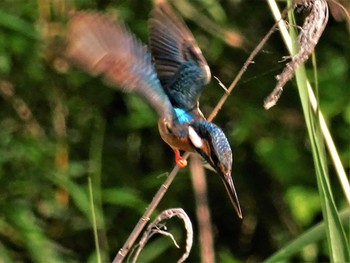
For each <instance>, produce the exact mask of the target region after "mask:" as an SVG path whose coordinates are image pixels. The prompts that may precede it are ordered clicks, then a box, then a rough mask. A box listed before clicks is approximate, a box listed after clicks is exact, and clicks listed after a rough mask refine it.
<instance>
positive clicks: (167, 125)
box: [165, 123, 174, 134]
mask: <svg viewBox="0 0 350 263" xmlns="http://www.w3.org/2000/svg"><path fill="white" fill-rule="evenodd" d="M165 128H166V130H167V131H168V133H169V134H174V133H173V131H172V129H171V126H170V125H169V124H168V123H165Z"/></svg>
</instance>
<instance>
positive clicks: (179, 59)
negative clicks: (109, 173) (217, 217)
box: [67, 2, 242, 218]
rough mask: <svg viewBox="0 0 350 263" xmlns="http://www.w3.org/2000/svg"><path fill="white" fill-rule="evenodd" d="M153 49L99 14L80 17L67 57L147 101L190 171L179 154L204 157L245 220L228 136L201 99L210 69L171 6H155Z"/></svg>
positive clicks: (70, 34) (70, 30)
mask: <svg viewBox="0 0 350 263" xmlns="http://www.w3.org/2000/svg"><path fill="white" fill-rule="evenodd" d="M150 48H151V53H152V56H153V59H154V64H153V63H152V56H151V54H150V53H149V52H148V51H147V49H146V48H145V47H144V46H143V45H142V43H141V42H140V41H139V40H138V39H136V38H135V37H134V35H133V34H131V33H130V32H129V31H128V30H127V29H126V27H125V26H124V25H123V24H122V23H120V22H119V23H118V22H115V21H113V20H112V19H110V18H109V17H107V16H105V15H102V14H99V13H94V12H78V13H76V14H75V15H74V16H73V17H72V19H71V20H70V23H69V26H68V31H67V56H68V57H69V58H70V59H71V61H73V62H75V63H76V64H78V65H79V66H80V67H82V68H84V69H85V70H87V71H88V72H90V73H91V74H94V75H96V74H100V75H102V76H103V77H104V78H106V79H107V80H108V81H109V82H110V83H111V84H112V86H113V87H115V88H122V89H123V90H124V91H134V92H136V93H138V94H140V95H141V96H142V97H144V98H145V99H146V100H147V101H148V103H149V104H150V105H151V106H152V107H153V108H154V109H155V110H156V111H157V113H158V115H159V122H158V128H159V132H160V135H161V137H162V139H163V140H164V141H165V142H166V143H167V144H168V145H169V146H170V147H172V149H173V150H174V152H175V159H176V163H177V164H178V165H179V166H180V167H184V166H185V165H186V161H185V160H183V159H182V158H181V156H180V154H179V150H183V151H190V152H197V153H199V154H200V155H201V156H202V157H203V158H204V159H205V160H206V161H207V162H208V163H209V164H210V165H211V166H212V167H213V168H214V169H215V170H216V171H217V172H218V174H219V175H220V177H221V178H222V180H223V181H224V184H225V187H226V190H227V192H228V194H229V197H230V200H231V201H232V203H233V206H234V208H235V210H236V211H237V214H238V216H239V217H240V218H241V217H242V212H241V209H240V206H239V202H238V198H237V195H236V191H235V188H234V185H233V181H232V177H231V166H232V152H231V148H230V145H229V143H228V141H227V138H226V136H225V134H224V133H223V131H222V130H221V129H220V128H219V127H218V126H216V125H215V124H213V123H211V122H208V121H207V120H206V119H205V118H204V116H203V114H202V113H201V111H200V109H199V103H198V99H199V96H200V93H201V91H202V89H203V87H204V86H205V85H206V84H207V83H208V82H209V81H210V77H211V74H210V69H209V67H208V64H207V62H206V60H205V59H204V57H203V55H202V52H201V50H200V49H199V47H198V45H197V43H196V41H195V39H194V37H193V35H192V34H191V32H190V31H189V29H188V28H187V26H186V25H185V23H184V22H183V21H182V20H181V19H180V18H179V17H177V16H176V15H175V14H174V13H173V11H172V10H171V8H170V6H168V5H167V4H166V3H164V2H162V3H159V4H158V5H156V7H155V9H154V10H153V12H152V14H151V19H150Z"/></svg>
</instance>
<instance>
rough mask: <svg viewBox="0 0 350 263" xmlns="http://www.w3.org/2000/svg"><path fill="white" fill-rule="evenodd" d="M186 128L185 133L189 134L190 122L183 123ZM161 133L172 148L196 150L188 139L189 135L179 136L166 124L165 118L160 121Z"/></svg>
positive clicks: (188, 150) (187, 150)
mask: <svg viewBox="0 0 350 263" xmlns="http://www.w3.org/2000/svg"><path fill="white" fill-rule="evenodd" d="M181 126H182V127H181V128H183V129H184V134H187V129H188V124H183V125H181ZM158 129H159V134H160V136H161V137H162V139H163V141H165V142H166V143H167V144H168V145H169V146H170V147H171V148H173V149H174V148H176V149H180V150H183V151H186V152H194V149H193V147H192V145H191V143H190V141H189V139H188V136H182V137H177V136H175V135H174V134H173V133H172V132H171V131H169V129H168V128H167V126H166V123H165V122H164V121H163V120H159V121H158Z"/></svg>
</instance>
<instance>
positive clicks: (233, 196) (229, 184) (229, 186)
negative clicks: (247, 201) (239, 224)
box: [222, 175, 243, 219]
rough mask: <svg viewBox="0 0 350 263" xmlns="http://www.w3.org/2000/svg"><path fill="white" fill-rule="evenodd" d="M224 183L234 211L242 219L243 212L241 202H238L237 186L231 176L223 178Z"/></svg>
mask: <svg viewBox="0 0 350 263" xmlns="http://www.w3.org/2000/svg"><path fill="white" fill-rule="evenodd" d="M222 181H223V182H224V185H225V188H226V191H227V193H228V196H229V197H230V200H231V203H232V205H233V207H234V209H235V210H236V212H237V215H238V217H239V218H240V219H242V218H243V215H242V210H241V206H240V205H239V200H238V196H237V192H236V189H235V186H234V184H233V180H232V177H231V176H230V175H226V176H222Z"/></svg>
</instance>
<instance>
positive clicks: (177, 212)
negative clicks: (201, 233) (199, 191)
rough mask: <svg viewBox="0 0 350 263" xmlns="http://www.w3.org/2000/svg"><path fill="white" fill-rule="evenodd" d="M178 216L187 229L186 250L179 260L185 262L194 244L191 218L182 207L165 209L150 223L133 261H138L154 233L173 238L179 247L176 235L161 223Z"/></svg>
mask: <svg viewBox="0 0 350 263" xmlns="http://www.w3.org/2000/svg"><path fill="white" fill-rule="evenodd" d="M174 216H177V217H178V218H180V219H182V220H183V222H184V225H185V229H186V233H187V235H186V247H185V252H184V253H183V255H182V257H181V258H180V259H179V260H178V262H180V263H181V262H184V261H185V260H186V259H187V258H188V256H189V254H190V251H191V248H192V244H193V227H192V223H191V220H190V218H189V217H188V215H187V214H186V212H185V211H184V210H183V209H182V208H171V209H167V210H164V211H163V212H162V213H161V214H160V215H159V216H157V218H156V219H154V220H153V222H152V223H150V224H149V225H148V227H147V229H146V230H145V232H144V234H143V236H142V238H141V240H140V242H139V244H138V245H139V246H138V248H137V250H136V252H135V255H134V257H133V259H132V262H136V260H137V258H138V256H139V254H140V252H141V250H142V249H143V248H144V247H145V245H146V244H147V242H148V240H149V239H150V238H151V237H152V236H153V235H154V234H162V235H165V236H168V237H170V238H171V239H172V241H173V242H174V244H175V246H176V247H177V248H179V245H178V244H177V243H176V241H175V239H174V236H173V235H172V234H171V233H169V232H167V231H166V227H165V225H162V224H160V222H161V221H164V220H168V219H171V218H172V217H174Z"/></svg>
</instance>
